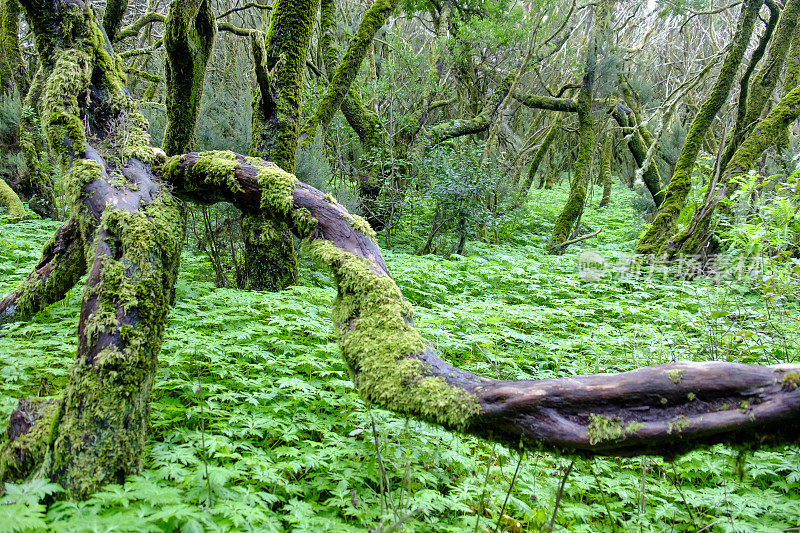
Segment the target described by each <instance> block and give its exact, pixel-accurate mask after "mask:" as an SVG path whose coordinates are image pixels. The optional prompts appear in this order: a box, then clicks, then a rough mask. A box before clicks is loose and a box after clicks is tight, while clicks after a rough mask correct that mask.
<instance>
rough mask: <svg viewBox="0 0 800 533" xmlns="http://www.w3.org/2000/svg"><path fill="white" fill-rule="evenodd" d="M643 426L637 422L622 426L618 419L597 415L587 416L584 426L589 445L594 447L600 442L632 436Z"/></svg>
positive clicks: (620, 420)
mask: <svg viewBox="0 0 800 533" xmlns="http://www.w3.org/2000/svg"><path fill="white" fill-rule="evenodd" d="M643 426H644V424H640V423H638V422H629V423H628V424H626V425H624V426H623V421H622V419H621V418H619V417H614V418H606V417H604V416H602V415H598V414H594V413H592V414H590V415H589V424H588V425H587V426H586V432H587V434H588V436H589V444H591V445H593V446H594V445H595V444H599V443H601V442H607V441H613V440H619V439H621V438H623V437H625V436H628V435H633V434H635V433H636V432H637V431H639V429H640V428H642V427H643Z"/></svg>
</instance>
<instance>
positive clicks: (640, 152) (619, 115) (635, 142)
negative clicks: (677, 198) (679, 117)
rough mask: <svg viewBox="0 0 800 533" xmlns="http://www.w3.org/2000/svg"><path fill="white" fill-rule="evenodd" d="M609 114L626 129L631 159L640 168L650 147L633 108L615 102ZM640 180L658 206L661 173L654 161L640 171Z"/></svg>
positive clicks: (662, 195) (660, 199) (660, 198)
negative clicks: (644, 169)
mask: <svg viewBox="0 0 800 533" xmlns="http://www.w3.org/2000/svg"><path fill="white" fill-rule="evenodd" d="M611 115H612V116H613V117H614V120H616V121H617V124H619V125H620V127H622V128H624V129H625V130H626V132H625V133H626V136H627V138H628V149H629V150H630V152H631V155H632V156H633V160H634V161H635V162H636V166H637V167H638V168H642V166H643V165H644V164H645V163H646V161H647V151H648V149H649V147H650V144H648V141H646V140H645V136H644V135H642V130H643V129H644V126H643V125H641V124H638V121H637V118H636V116H635V113H634V112H633V110H632V109H631V108H629V107H628V106H626V105H623V104H622V103H619V102H617V103H615V104H614V107H613V108H612V111H611ZM645 131H646V129H645ZM651 142H653V141H651ZM642 181H644V185H645V187H647V190H648V191H649V192H650V196H651V197H652V198H653V202H654V203H655V204H656V208H659V207H660V206H661V204H662V203H663V202H664V190H663V186H662V184H661V174H660V173H659V171H658V166H657V165H656V164H655V163H650V164H649V166H648V167H647V170H646V171H645V172H643V173H642Z"/></svg>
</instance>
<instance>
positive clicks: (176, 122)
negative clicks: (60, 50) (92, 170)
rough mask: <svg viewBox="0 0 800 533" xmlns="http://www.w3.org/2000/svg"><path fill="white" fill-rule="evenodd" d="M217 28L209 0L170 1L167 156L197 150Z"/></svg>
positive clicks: (166, 45) (166, 41)
mask: <svg viewBox="0 0 800 533" xmlns="http://www.w3.org/2000/svg"><path fill="white" fill-rule="evenodd" d="M117 1H119V0H117ZM103 23H104V24H105V19H103ZM216 28H217V27H216V23H215V20H214V13H212V12H211V3H210V1H209V0H172V2H170V5H169V14H168V15H167V20H166V23H165V26H164V49H165V50H166V51H167V56H166V61H165V64H164V72H165V74H166V78H167V79H166V84H167V101H166V105H167V127H166V130H165V131H164V142H163V143H162V147H163V149H164V151H165V152H166V153H167V155H175V154H182V153H184V152H187V151H189V150H193V149H194V148H195V146H194V143H195V127H196V124H197V114H198V112H199V111H200V101H201V100H202V98H203V85H204V83H205V77H206V66H207V65H208V60H209V58H210V57H211V51H212V49H213V47H214V36H215V35H216V32H217V29H216Z"/></svg>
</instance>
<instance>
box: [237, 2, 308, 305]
mask: <svg viewBox="0 0 800 533" xmlns="http://www.w3.org/2000/svg"><path fill="white" fill-rule="evenodd" d="M318 7H319V0H277V1H276V2H275V4H274V5H273V10H272V17H271V18H270V26H269V30H268V31H267V35H266V36H265V37H264V39H263V40H261V37H260V36H259V34H253V37H252V39H253V61H254V63H255V72H256V81H257V82H258V90H257V91H256V96H255V99H254V100H253V115H252V123H253V126H252V139H251V142H250V155H251V156H255V157H261V158H263V159H268V160H270V161H274V162H275V163H276V164H277V165H278V166H280V167H281V168H282V169H284V170H286V171H287V172H294V167H295V156H296V152H297V146H298V138H299V134H300V112H301V106H302V101H303V75H304V72H305V69H306V58H307V57H308V46H309V43H310V42H311V34H312V30H313V28H314V21H315V19H316V13H317V8H318ZM242 233H243V235H244V264H243V265H242V266H243V268H244V286H245V288H246V289H253V290H269V291H279V290H281V289H284V288H286V287H287V286H289V285H292V284H293V283H295V281H296V280H297V257H296V255H295V251H294V242H293V240H292V236H291V232H290V231H289V229H288V228H287V227H286V226H285V225H284V224H283V223H281V222H278V221H275V220H271V219H269V218H268V217H262V216H259V215H257V214H247V213H244V214H243V215H242Z"/></svg>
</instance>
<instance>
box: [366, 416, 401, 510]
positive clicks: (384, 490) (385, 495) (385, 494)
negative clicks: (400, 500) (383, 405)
mask: <svg viewBox="0 0 800 533" xmlns="http://www.w3.org/2000/svg"><path fill="white" fill-rule="evenodd" d="M369 418H370V421H371V422H372V438H373V441H374V442H375V455H376V456H377V458H378V470H379V471H380V476H381V480H380V481H381V497H382V500H381V512H383V511H384V510H385V509H386V508H387V507H388V505H387V503H386V502H387V499H388V502H389V504H391V506H392V513H393V514H394V519H395V520H399V519H400V517H399V516H398V514H397V508H396V507H395V506H394V500H393V499H392V495H391V494H390V493H389V486H388V485H389V479H388V478H387V476H386V469H385V468H384V466H383V457H382V456H381V449H380V445H379V443H378V428H377V427H376V426H375V417H374V416H372V411H370V413H369Z"/></svg>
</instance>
